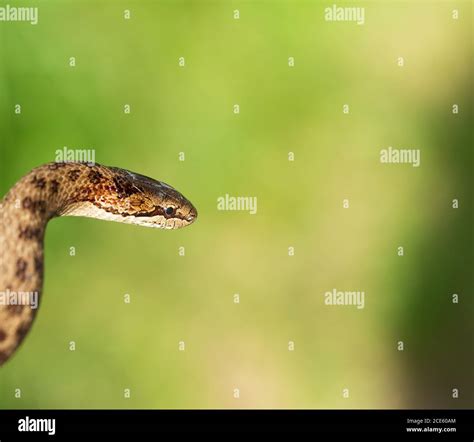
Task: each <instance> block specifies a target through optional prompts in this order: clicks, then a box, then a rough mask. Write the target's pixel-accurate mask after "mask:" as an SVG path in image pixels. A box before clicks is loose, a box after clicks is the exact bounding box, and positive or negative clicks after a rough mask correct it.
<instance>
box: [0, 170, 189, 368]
mask: <svg viewBox="0 0 474 442" xmlns="http://www.w3.org/2000/svg"><path fill="white" fill-rule="evenodd" d="M60 216H81V217H89V218H97V219H101V220H106V221H115V222H120V223H127V224H135V225H139V226H144V227H153V228H160V229H179V228H182V227H185V226H188V225H190V224H192V223H193V222H194V221H195V220H196V218H197V210H196V208H195V207H194V206H193V204H192V203H191V202H190V201H189V200H188V199H186V198H185V197H184V196H183V195H182V194H181V193H180V192H179V191H178V190H176V189H174V188H173V187H171V186H170V185H168V184H166V183H164V182H161V181H157V180H155V179H153V178H149V177H147V176H144V175H140V174H138V173H134V172H131V171H129V170H126V169H121V168H118V167H108V166H103V165H100V164H98V163H82V162H51V163H47V164H43V165H41V166H39V167H36V168H34V169H32V170H31V171H30V172H29V173H27V174H26V175H25V176H23V178H21V179H20V180H19V181H18V182H16V184H14V185H13V187H11V188H10V190H9V191H8V192H7V194H6V195H5V196H4V198H3V199H2V200H1V203H0V252H1V261H0V366H2V365H3V364H5V362H6V361H8V360H9V359H10V358H11V356H12V355H13V354H15V352H16V350H17V349H18V347H19V346H20V344H21V343H22V342H23V340H24V338H25V336H26V335H27V334H28V332H29V331H30V329H31V326H32V324H33V321H34V318H35V316H36V313H37V310H38V307H39V304H40V298H41V292H42V285H43V277H44V235H45V230H46V225H47V223H48V221H50V220H51V219H53V218H55V217H60Z"/></svg>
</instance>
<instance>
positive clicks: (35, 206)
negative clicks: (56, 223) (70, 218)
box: [22, 196, 46, 214]
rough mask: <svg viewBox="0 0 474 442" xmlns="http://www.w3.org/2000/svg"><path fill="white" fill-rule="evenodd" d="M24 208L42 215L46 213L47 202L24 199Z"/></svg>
mask: <svg viewBox="0 0 474 442" xmlns="http://www.w3.org/2000/svg"><path fill="white" fill-rule="evenodd" d="M22 206H23V208H24V209H27V210H30V211H31V212H39V213H41V214H45V213H46V201H43V200H37V201H33V200H32V199H31V198H30V197H29V196H27V197H26V198H24V199H23V201H22Z"/></svg>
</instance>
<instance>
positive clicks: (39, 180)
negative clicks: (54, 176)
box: [31, 175, 46, 189]
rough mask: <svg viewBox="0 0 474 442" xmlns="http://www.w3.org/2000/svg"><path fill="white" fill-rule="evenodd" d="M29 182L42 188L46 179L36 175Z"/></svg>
mask: <svg viewBox="0 0 474 442" xmlns="http://www.w3.org/2000/svg"><path fill="white" fill-rule="evenodd" d="M31 182H32V184H33V185H34V186H35V187H36V188H37V189H44V188H45V186H46V180H45V179H44V178H38V177H37V176H36V175H35V176H34V177H33V179H32V180H31Z"/></svg>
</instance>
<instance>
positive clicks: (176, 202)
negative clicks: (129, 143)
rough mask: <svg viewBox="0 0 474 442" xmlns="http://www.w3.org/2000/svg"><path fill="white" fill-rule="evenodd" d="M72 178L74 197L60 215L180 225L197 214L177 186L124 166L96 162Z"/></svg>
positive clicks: (173, 226)
mask: <svg viewBox="0 0 474 442" xmlns="http://www.w3.org/2000/svg"><path fill="white" fill-rule="evenodd" d="M84 167H85V166H84ZM75 182H76V183H79V184H78V188H77V189H76V192H75V193H74V197H73V198H72V201H68V204H67V205H66V207H64V208H63V209H62V210H61V211H60V213H59V215H69V216H86V217H91V218H98V219H103V220H107V221H117V222H121V223H127V224H136V225H140V226H145V227H155V228H160V229H179V228H181V227H185V226H188V225H189V224H191V223H193V222H194V221H195V220H196V218H197V210H196V208H195V207H194V206H193V204H192V203H191V202H190V201H189V200H187V199H186V198H185V197H184V196H183V195H182V194H181V193H180V192H178V191H177V190H176V189H174V188H173V187H171V186H170V185H168V184H166V183H163V182H161V181H157V180H155V179H153V178H150V177H147V176H144V175H140V174H137V173H134V172H130V171H128V170H125V169H119V168H117V167H107V166H101V165H96V166H94V167H90V168H88V169H86V170H85V171H82V173H81V175H80V178H79V179H77V180H76V181H75Z"/></svg>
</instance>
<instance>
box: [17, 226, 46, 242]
mask: <svg viewBox="0 0 474 442" xmlns="http://www.w3.org/2000/svg"><path fill="white" fill-rule="evenodd" d="M41 233H42V230H41V229H40V228H39V227H32V226H26V227H24V228H22V227H20V235H19V238H20V239H30V240H31V239H35V240H37V241H39V240H40V238H41Z"/></svg>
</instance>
